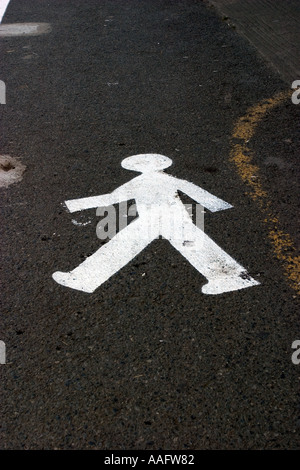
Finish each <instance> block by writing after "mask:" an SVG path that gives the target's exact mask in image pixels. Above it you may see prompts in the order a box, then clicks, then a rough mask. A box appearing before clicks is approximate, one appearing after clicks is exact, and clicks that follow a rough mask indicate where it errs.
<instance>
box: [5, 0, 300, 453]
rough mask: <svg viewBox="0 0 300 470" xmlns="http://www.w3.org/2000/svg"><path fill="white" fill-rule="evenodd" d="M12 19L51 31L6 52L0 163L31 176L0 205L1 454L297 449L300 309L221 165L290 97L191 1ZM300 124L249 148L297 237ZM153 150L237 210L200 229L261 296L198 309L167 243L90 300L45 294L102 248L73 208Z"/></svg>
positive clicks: (250, 207)
mask: <svg viewBox="0 0 300 470" xmlns="http://www.w3.org/2000/svg"><path fill="white" fill-rule="evenodd" d="M16 22H46V23H49V24H50V25H51V32H49V33H48V34H44V35H40V36H31V37H29V36H22V37H10V38H1V40H0V52H1V63H2V67H1V79H2V80H4V81H5V83H6V84H7V104H6V105H5V106H1V110H0V111H1V154H5V155H11V156H13V157H16V158H19V159H20V161H21V162H22V164H23V165H26V172H25V173H24V177H23V180H22V181H21V182H19V183H17V184H15V185H11V186H9V187H8V188H1V189H0V194H1V240H2V243H1V260H2V261H1V266H0V276H1V280H2V288H1V328H0V339H1V340H3V341H5V343H6V348H7V364H5V365H1V366H0V378H1V408H2V417H1V448H2V449H66V450H68V449H129V450H130V449H131V450H132V449H165V450H172V449H174V450H185V449H187V450H188V449H290V450H291V449H297V448H299V367H300V366H299V365H295V364H293V363H292V360H291V356H292V352H293V350H292V349H291V345H292V343H293V341H295V340H296V339H299V320H298V312H299V302H298V299H299V296H298V295H297V292H296V291H295V290H294V289H293V288H292V287H291V286H290V284H289V282H288V281H289V280H288V279H287V278H286V276H285V275H284V271H283V267H282V265H281V263H280V262H279V261H278V260H277V259H276V258H275V256H274V249H273V248H274V247H273V246H272V244H271V241H270V238H269V236H268V235H269V234H268V229H267V226H266V224H265V223H264V215H263V214H262V213H261V212H260V210H259V207H258V205H256V204H255V202H254V201H253V200H252V199H251V198H250V197H249V195H248V189H247V187H246V186H245V184H244V183H243V181H242V180H241V179H240V177H239V175H238V173H237V172H236V168H235V167H234V165H233V164H232V162H230V161H229V154H230V148H231V143H230V142H231V137H232V132H233V127H234V125H235V123H236V121H237V120H238V119H239V118H240V117H241V116H243V115H244V114H245V113H246V112H247V110H248V108H249V107H251V106H253V105H255V104H256V103H258V102H260V101H261V100H263V99H266V98H271V97H272V96H274V95H275V94H276V93H278V92H280V91H284V90H286V88H287V86H286V83H284V82H283V81H282V79H281V78H280V76H279V75H276V73H275V72H273V70H272V69H271V68H270V67H269V66H268V65H266V64H265V63H264V62H263V59H262V58H261V57H260V56H259V55H258V54H257V52H256V50H255V49H254V47H253V46H252V45H250V44H249V43H248V42H247V41H246V40H245V39H243V38H242V37H240V36H239V35H238V34H237V32H236V31H235V30H233V29H231V28H230V27H229V26H228V25H227V24H226V23H225V22H223V21H222V20H221V19H220V18H219V17H218V16H217V15H216V14H215V11H214V10H213V9H211V8H208V6H207V4H206V3H203V2H201V1H198V0H197V1H196V0H185V1H176V2H174V1H169V0H163V1H162V0H161V1H160V0H153V1H151V2H149V1H148V0H126V1H122V2H121V1H111V0H104V1H101V2H99V1H96V0H89V1H88V2H86V1H83V0H80V1H79V0H74V1H72V2H62V1H59V0H54V1H51V2H48V1H42V0H39V1H37V0H36V1H33V0H30V1H26V2H23V1H21V0H12V1H11V3H10V5H9V7H8V10H7V13H6V15H5V17H4V20H3V24H6V23H16ZM299 109H300V108H299V107H297V106H296V105H294V104H293V103H292V102H291V100H290V99H287V101H286V102H285V103H284V104H282V105H280V106H278V107H277V108H276V109H274V110H273V111H271V112H270V113H268V114H267V115H266V117H265V119H264V120H263V121H262V123H261V126H258V129H257V130H256V134H255V138H254V140H253V142H251V146H252V147H251V148H252V150H253V151H254V154H255V156H254V159H255V164H257V165H258V166H259V167H260V169H261V175H262V179H263V181H264V184H265V189H266V191H267V192H268V194H269V197H270V200H271V201H272V204H273V205H274V210H275V211H276V213H278V214H280V217H281V219H282V221H283V222H282V223H283V224H284V226H283V228H284V230H285V231H287V232H289V233H290V234H291V236H292V237H293V239H295V240H296V239H297V236H298V230H297V220H296V219H297V206H298V203H299V186H298V182H299V170H298V167H299V163H298V155H297V153H298V149H299V128H298V122H299ZM151 152H154V153H161V154H164V155H167V156H168V157H170V158H172V159H173V162H174V163H173V166H171V167H170V168H168V169H167V170H166V171H167V172H168V173H170V174H172V175H174V176H177V177H179V178H183V179H187V180H188V181H192V182H193V183H195V184H197V185H199V186H200V187H203V188H204V189H206V190H208V191H210V192H211V193H212V194H214V195H216V196H218V197H220V198H222V199H224V200H225V201H227V202H229V203H230V204H232V205H233V208H232V209H230V210H226V211H221V212H216V213H214V214H213V213H209V212H206V214H205V232H206V233H207V234H208V235H209V236H211V237H212V238H213V240H215V241H216V243H217V244H218V245H219V246H221V247H222V248H223V249H224V250H225V251H226V252H227V253H229V254H230V255H231V256H233V257H234V258H235V259H236V260H237V261H238V262H239V263H241V264H242V265H243V266H245V268H246V269H248V270H249V273H250V274H251V275H252V276H253V277H254V278H255V279H257V280H259V281H260V282H261V285H259V286H257V287H252V288H248V289H244V290H242V291H235V292H229V293H225V294H221V295H217V296H209V295H204V294H202V292H201V287H202V286H203V285H204V284H205V282H206V280H205V278H204V277H202V276H201V275H200V274H199V273H198V271H196V270H195V269H194V268H193V267H192V266H191V265H190V264H189V263H188V262H187V261H186V260H185V259H184V258H183V257H182V256H181V255H180V254H179V253H178V252H177V251H175V249H174V248H172V246H171V245H170V244H169V243H168V241H167V240H162V239H159V240H155V241H154V242H153V243H152V244H151V245H149V246H148V247H147V248H146V249H145V250H144V251H143V252H142V253H141V254H140V255H139V256H138V257H136V258H135V259H134V260H132V262H130V263H129V264H128V265H127V266H125V267H124V268H123V269H122V270H121V271H119V272H118V273H117V274H116V275H115V276H113V277H112V278H111V279H110V280H109V281H107V282H106V283H105V284H104V285H102V286H101V287H100V288H99V289H97V290H96V291H95V293H93V294H86V293H83V292H79V291H75V290H72V289H68V288H64V287H62V286H60V285H58V284H56V283H55V282H54V281H53V279H52V277H51V276H52V273H53V272H54V271H57V270H61V271H69V270H71V269H73V268H74V267H75V266H77V265H78V264H79V263H81V262H82V261H83V260H84V259H85V258H86V257H87V256H89V255H90V254H92V253H94V252H95V251H96V250H97V249H98V248H99V246H100V245H101V243H103V242H101V241H100V240H99V239H97V237H96V225H97V222H98V221H99V218H97V217H96V214H95V211H94V210H88V211H86V212H84V213H81V214H80V215H78V214H69V213H68V212H67V211H66V210H65V209H64V207H63V206H62V203H63V202H64V201H65V200H68V199H74V198H77V197H87V196H91V195H98V194H106V193H109V192H111V191H112V190H113V189H115V188H116V187H118V186H120V185H121V184H123V183H125V182H126V181H128V180H129V179H131V178H132V177H133V176H135V175H136V174H135V173H132V172H129V171H127V170H124V169H123V168H121V166H120V163H121V161H122V159H124V158H125V157H128V156H130V155H134V154H137V153H151ZM271 157H272V158H271ZM72 219H75V220H78V221H79V220H80V221H81V222H82V221H88V220H89V219H90V220H91V223H90V224H88V225H85V226H77V225H74V224H73V223H72ZM295 243H296V242H295Z"/></svg>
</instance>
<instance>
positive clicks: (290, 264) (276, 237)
mask: <svg viewBox="0 0 300 470" xmlns="http://www.w3.org/2000/svg"><path fill="white" fill-rule="evenodd" d="M290 97H291V92H290V91H284V92H281V93H278V94H276V95H275V96H274V97H273V98H270V99H268V100H264V101H262V102H260V103H258V104H256V105H255V106H252V107H251V108H249V109H248V110H247V113H246V114H245V115H244V116H242V117H241V118H240V119H239V120H238V121H237V122H236V124H235V126H234V130H233V134H232V142H231V151H230V161H231V162H233V163H234V164H235V167H236V169H237V172H238V174H239V176H240V177H241V179H242V180H243V182H244V183H246V184H247V186H248V187H249V188H250V192H249V195H250V197H251V198H252V199H253V200H254V201H255V202H256V203H257V204H258V206H259V208H260V210H261V211H262V213H263V214H264V216H265V218H264V222H265V223H266V224H267V226H268V234H269V238H270V240H271V243H272V246H273V251H274V254H275V256H276V258H277V259H278V260H279V261H281V262H282V264H283V266H284V273H285V275H286V277H287V279H288V282H289V284H290V286H291V287H292V288H293V289H295V290H296V291H297V293H298V294H300V256H297V254H296V248H295V245H294V242H293V240H292V238H291V236H290V235H289V234H288V233H285V232H284V231H283V230H281V228H280V221H279V219H278V217H277V216H274V214H273V211H272V204H271V200H270V199H269V196H268V194H267V192H266V191H265V190H264V188H263V183H262V179H261V177H260V170H259V167H258V166H257V165H254V164H253V163H252V160H253V151H252V150H251V149H250V148H249V147H248V142H249V141H250V139H251V138H253V137H254V135H255V132H256V128H257V126H258V125H259V123H260V121H261V120H262V119H263V117H264V116H265V115H266V113H267V112H270V111H271V110H272V109H273V108H275V107H276V106H278V105H280V104H282V103H283V102H284V101H285V100H287V99H290ZM237 140H238V142H237Z"/></svg>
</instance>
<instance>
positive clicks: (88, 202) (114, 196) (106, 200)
mask: <svg viewBox="0 0 300 470" xmlns="http://www.w3.org/2000/svg"><path fill="white" fill-rule="evenodd" d="M133 189H134V185H132V183H131V181H129V182H128V183H125V184H123V185H122V186H120V187H119V188H117V189H115V190H114V191H113V192H112V193H110V194H103V195H101V196H91V197H84V198H81V199H70V200H69V201H65V204H66V206H67V208H68V210H69V211H70V212H77V211H83V210H86V209H95V208H96V207H107V206H111V205H112V204H118V203H119V202H122V201H128V200H129V199H134V194H133Z"/></svg>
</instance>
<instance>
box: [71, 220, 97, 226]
mask: <svg viewBox="0 0 300 470" xmlns="http://www.w3.org/2000/svg"><path fill="white" fill-rule="evenodd" d="M71 222H72V224H74V225H78V226H81V227H85V225H89V224H91V223H92V221H91V220H88V222H78V221H77V220H75V219H72V220H71Z"/></svg>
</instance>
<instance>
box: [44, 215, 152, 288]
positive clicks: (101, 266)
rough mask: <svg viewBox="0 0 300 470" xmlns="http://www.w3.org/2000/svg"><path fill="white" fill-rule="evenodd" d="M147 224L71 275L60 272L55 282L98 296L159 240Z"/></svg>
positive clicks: (126, 232) (135, 226) (131, 228)
mask: <svg viewBox="0 0 300 470" xmlns="http://www.w3.org/2000/svg"><path fill="white" fill-rule="evenodd" d="M147 223H148V220H147V219H145V218H141V217H139V218H138V219H137V220H136V221H134V222H132V223H131V224H130V225H128V226H127V227H125V228H124V229H123V230H121V231H120V232H118V233H117V234H116V235H115V236H114V237H113V238H112V239H111V240H110V241H109V242H108V243H106V244H105V245H103V246H102V247H101V248H99V250H97V251H96V253H94V254H93V255H91V256H89V257H88V258H86V260H85V261H83V263H81V264H80V265H79V266H78V267H77V268H75V269H73V270H72V271H70V272H68V273H64V272H60V271H57V272H55V273H54V274H53V275H52V277H53V279H54V280H55V281H56V282H58V284H61V285H63V286H66V287H70V288H71V289H77V290H81V291H83V292H94V291H95V290H96V289H97V287H99V286H100V285H101V284H103V283H104V282H105V281H107V280H108V279H109V278H110V277H111V276H113V274H115V273H116V272H117V271H119V270H120V269H121V268H123V266H125V265H126V264H127V263H129V262H130V261H131V260H132V259H133V258H134V257H135V256H136V255H138V254H139V253H140V252H141V251H142V250H143V249H144V248H146V246H147V245H148V244H149V243H150V242H151V241H152V240H154V238H156V237H157V236H158V233H156V232H155V231H153V230H152V231H149V230H148V227H147ZM154 232H155V233H154Z"/></svg>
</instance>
